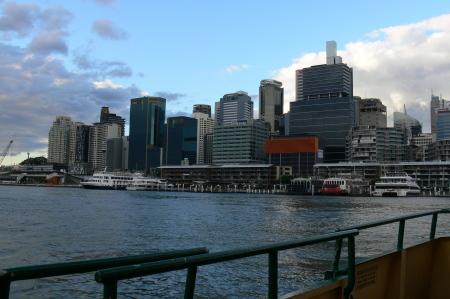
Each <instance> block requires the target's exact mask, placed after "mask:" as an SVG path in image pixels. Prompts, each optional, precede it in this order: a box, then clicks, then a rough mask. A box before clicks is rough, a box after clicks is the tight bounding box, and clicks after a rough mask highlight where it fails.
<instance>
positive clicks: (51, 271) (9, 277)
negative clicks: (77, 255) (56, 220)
mask: <svg viewBox="0 0 450 299" xmlns="http://www.w3.org/2000/svg"><path fill="white" fill-rule="evenodd" d="M208 252H209V249H208V248H206V247H198V248H192V249H184V250H174V251H166V252H155V253H148V254H142V255H135V256H124V257H113V258H103V259H95V260H84V261H76V262H63V263H53V264H45V265H35V266H26V267H15V268H7V269H0V298H8V296H9V288H10V283H11V282H12V281H16V280H28V279H36V278H44V277H52V276H60V275H69V274H76V273H86V272H93V271H98V270H100V269H106V268H114V267H122V266H127V265H134V264H139V263H148V262H152V261H153V262H154V261H160V260H165V259H174V258H180V257H185V256H192V255H197V254H204V253H208Z"/></svg>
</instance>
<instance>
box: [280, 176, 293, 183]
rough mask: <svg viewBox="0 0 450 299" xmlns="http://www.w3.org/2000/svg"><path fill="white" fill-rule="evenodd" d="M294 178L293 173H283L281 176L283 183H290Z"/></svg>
mask: <svg viewBox="0 0 450 299" xmlns="http://www.w3.org/2000/svg"><path fill="white" fill-rule="evenodd" d="M293 178H294V177H293V176H292V175H282V176H281V178H280V181H281V184H290V183H291V180H292V179H293Z"/></svg>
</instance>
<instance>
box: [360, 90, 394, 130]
mask: <svg viewBox="0 0 450 299" xmlns="http://www.w3.org/2000/svg"><path fill="white" fill-rule="evenodd" d="M353 98H354V99H355V106H356V111H355V112H356V122H357V124H356V125H358V126H375V127H379V128H386V127H387V109H386V106H385V105H383V103H382V102H381V101H380V99H361V98H360V97H353Z"/></svg>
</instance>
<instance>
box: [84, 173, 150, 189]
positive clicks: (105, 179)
mask: <svg viewBox="0 0 450 299" xmlns="http://www.w3.org/2000/svg"><path fill="white" fill-rule="evenodd" d="M142 178H144V176H142V174H141V173H131V172H107V171H97V172H94V175H93V176H92V177H90V178H89V179H88V180H87V181H84V182H81V183H80V184H81V186H82V187H83V188H86V189H113V190H125V189H126V187H127V186H128V185H130V184H132V183H133V182H134V181H137V180H140V179H142Z"/></svg>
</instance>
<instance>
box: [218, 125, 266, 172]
mask: <svg viewBox="0 0 450 299" xmlns="http://www.w3.org/2000/svg"><path fill="white" fill-rule="evenodd" d="M268 138H269V128H268V126H266V124H265V123H264V122H262V121H258V120H252V119H248V120H241V121H235V122H233V123H232V124H229V125H223V126H215V127H214V140H213V163H214V164H252V163H265V161H266V157H265V154H264V142H265V140H267V139H268Z"/></svg>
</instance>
